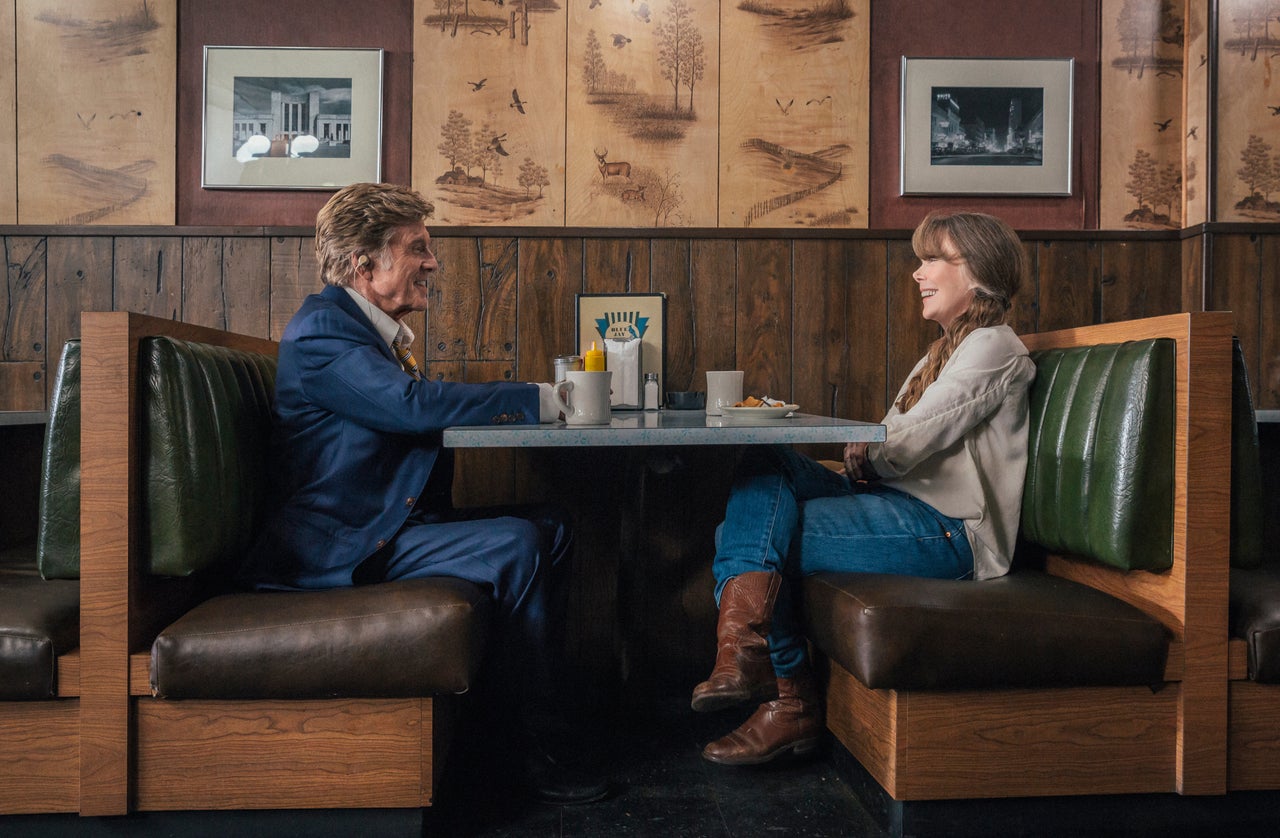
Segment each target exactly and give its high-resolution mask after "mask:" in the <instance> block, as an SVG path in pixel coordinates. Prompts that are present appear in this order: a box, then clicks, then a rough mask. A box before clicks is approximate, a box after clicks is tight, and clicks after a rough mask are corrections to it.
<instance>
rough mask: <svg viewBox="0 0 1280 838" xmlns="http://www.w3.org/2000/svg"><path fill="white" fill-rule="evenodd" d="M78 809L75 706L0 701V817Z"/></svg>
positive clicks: (66, 701)
mask: <svg viewBox="0 0 1280 838" xmlns="http://www.w3.org/2000/svg"><path fill="white" fill-rule="evenodd" d="M79 809H80V702H79V701H78V700H77V699H74V698H55V699H49V700H47V701H0V815H26V814H44V813H50V812H77V811H79ZM0 831H3V829H0Z"/></svg>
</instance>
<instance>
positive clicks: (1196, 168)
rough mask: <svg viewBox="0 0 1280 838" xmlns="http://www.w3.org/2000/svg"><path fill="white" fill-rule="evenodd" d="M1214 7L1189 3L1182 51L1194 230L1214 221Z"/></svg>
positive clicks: (1186, 179) (1185, 163)
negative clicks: (1211, 37) (1211, 74)
mask: <svg viewBox="0 0 1280 838" xmlns="http://www.w3.org/2000/svg"><path fill="white" fill-rule="evenodd" d="M1212 5H1213V4H1211V3H1206V2H1203V0H1186V2H1185V4H1184V5H1183V18H1184V19H1185V21H1186V23H1185V29H1184V33H1183V50H1182V74H1183V80H1182V117H1183V122H1184V124H1185V126H1186V130H1185V131H1183V140H1182V226H1183V227H1194V226H1195V225H1197V224H1203V223H1205V222H1206V221H1209V220H1210V200H1209V199H1210V195H1209V167H1210V165H1211V164H1210V160H1209V133H1210V130H1211V121H1212V114H1213V92H1212V91H1211V90H1210V88H1209V67H1210V56H1211V54H1212V47H1211V45H1210V43H1209V26H1210V20H1211V15H1212V12H1211V9H1210V7H1211V6H1212Z"/></svg>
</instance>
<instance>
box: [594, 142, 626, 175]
mask: <svg viewBox="0 0 1280 838" xmlns="http://www.w3.org/2000/svg"><path fill="white" fill-rule="evenodd" d="M591 153H592V154H594V155H595V156H596V159H597V160H599V161H600V182H601V183H603V182H604V181H606V180H608V179H609V178H610V177H624V178H626V179H627V180H631V164H630V163H622V162H618V163H609V162H606V160H605V158H606V157H608V156H609V149H607V148H606V149H605V150H604V154H601V153H600V152H598V151H596V150H595V149H594V148H593V149H591Z"/></svg>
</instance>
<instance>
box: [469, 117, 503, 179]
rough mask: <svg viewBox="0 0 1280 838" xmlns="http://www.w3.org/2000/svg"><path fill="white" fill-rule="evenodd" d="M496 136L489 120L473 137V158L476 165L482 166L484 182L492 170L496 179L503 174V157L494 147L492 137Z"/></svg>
mask: <svg viewBox="0 0 1280 838" xmlns="http://www.w3.org/2000/svg"><path fill="white" fill-rule="evenodd" d="M493 136H494V131H493V127H492V126H491V125H489V123H488V122H485V123H483V124H482V125H481V126H480V130H479V131H476V132H475V133H474V134H473V135H472V137H471V159H472V160H473V161H475V165H477V166H479V167H480V181H481V182H482V183H483V182H484V181H485V180H486V179H487V178H488V175H489V173H490V172H492V173H493V178H494V180H495V181H496V180H497V179H498V175H499V174H501V169H502V162H501V161H502V158H501V157H499V156H498V152H497V151H496V150H495V149H494V147H493V143H492V138H493Z"/></svg>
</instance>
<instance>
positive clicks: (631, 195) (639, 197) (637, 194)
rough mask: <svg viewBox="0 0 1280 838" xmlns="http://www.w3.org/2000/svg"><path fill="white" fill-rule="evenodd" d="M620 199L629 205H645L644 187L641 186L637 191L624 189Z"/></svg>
mask: <svg viewBox="0 0 1280 838" xmlns="http://www.w3.org/2000/svg"><path fill="white" fill-rule="evenodd" d="M618 197H620V198H621V199H622V200H623V201H624V202H627V203H630V202H632V201H635V202H638V203H641V204H643V203H644V187H643V186H639V187H636V188H635V189H624V190H622V194H621V195H619V196H618Z"/></svg>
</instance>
